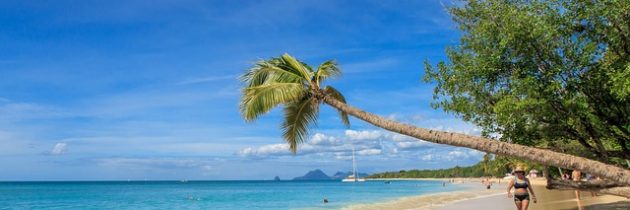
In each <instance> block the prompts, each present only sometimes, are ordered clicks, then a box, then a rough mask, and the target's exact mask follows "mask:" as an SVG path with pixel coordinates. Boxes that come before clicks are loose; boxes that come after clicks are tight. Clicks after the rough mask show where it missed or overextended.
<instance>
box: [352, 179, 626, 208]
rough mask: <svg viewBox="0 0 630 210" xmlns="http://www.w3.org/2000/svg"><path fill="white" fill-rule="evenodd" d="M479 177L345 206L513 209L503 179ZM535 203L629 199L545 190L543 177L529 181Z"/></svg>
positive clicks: (604, 203)
mask: <svg viewBox="0 0 630 210" xmlns="http://www.w3.org/2000/svg"><path fill="white" fill-rule="evenodd" d="M480 180H481V179H457V181H456V182H457V184H462V185H467V189H468V190H463V191H456V192H448V193H438V194H431V195H422V196H412V197H405V198H400V199H396V200H392V201H388V202H382V203H376V204H364V205H353V206H350V207H347V208H346V209H367V210H372V209H374V210H376V209H392V210H395V209H418V210H429V209H431V210H462V209H484V210H495V209H496V210H510V209H516V207H515V205H514V202H513V200H512V199H510V198H507V194H506V185H505V184H506V181H504V180H502V181H501V184H498V180H495V184H493V186H492V189H490V190H487V189H485V188H484V186H483V185H481V183H480ZM532 184H533V186H534V192H535V193H536V196H537V198H538V203H533V202H532V203H531V204H530V207H529V209H530V210H556V209H558V210H574V209H575V210H582V209H589V210H590V209H630V199H626V198H623V197H618V196H611V195H600V196H597V197H591V193H590V192H582V193H581V198H582V199H581V200H580V201H578V200H576V199H575V194H574V191H559V190H547V189H546V188H545V180H544V179H537V180H532Z"/></svg>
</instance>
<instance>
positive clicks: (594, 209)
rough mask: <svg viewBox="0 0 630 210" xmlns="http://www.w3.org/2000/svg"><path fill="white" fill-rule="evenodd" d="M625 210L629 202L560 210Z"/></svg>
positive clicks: (629, 206)
mask: <svg viewBox="0 0 630 210" xmlns="http://www.w3.org/2000/svg"><path fill="white" fill-rule="evenodd" d="M604 209H605V210H613V209H614V210H617V209H618V210H627V209H630V201H618V202H614V203H604V204H591V205H585V206H584V207H583V208H577V207H576V208H568V209H562V210H604Z"/></svg>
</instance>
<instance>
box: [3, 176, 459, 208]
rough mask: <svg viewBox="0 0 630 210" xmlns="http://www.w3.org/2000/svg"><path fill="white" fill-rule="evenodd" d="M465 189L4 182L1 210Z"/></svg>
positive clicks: (259, 204) (318, 202) (201, 204)
mask: <svg viewBox="0 0 630 210" xmlns="http://www.w3.org/2000/svg"><path fill="white" fill-rule="evenodd" d="M461 188H462V186H458V185H448V184H447V185H446V187H442V182H440V181H391V182H390V184H386V183H385V182H384V181H367V182H359V183H342V182H340V181H279V182H276V181H189V182H179V181H131V182H124V181H121V182H113V181H111V182H0V209H248V210H251V209H338V208H343V207H345V206H348V205H352V204H359V203H361V204H364V203H376V202H383V201H387V200H391V199H395V198H398V197H404V196H413V195H422V194H429V193H436V192H448V191H455V190H458V189H461ZM324 198H327V199H328V200H329V203H326V204H325V203H323V202H322V201H323V199H324Z"/></svg>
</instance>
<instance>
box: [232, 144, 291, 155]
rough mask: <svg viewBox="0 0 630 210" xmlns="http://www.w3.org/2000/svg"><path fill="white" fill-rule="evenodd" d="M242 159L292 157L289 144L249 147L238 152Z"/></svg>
mask: <svg viewBox="0 0 630 210" xmlns="http://www.w3.org/2000/svg"><path fill="white" fill-rule="evenodd" d="M237 154H238V155H239V156H242V157H264V156H276V155H290V154H291V152H290V151H289V145H288V144H268V145H263V146H261V147H257V148H254V147H247V148H244V149H241V150H240V151H238V152H237Z"/></svg>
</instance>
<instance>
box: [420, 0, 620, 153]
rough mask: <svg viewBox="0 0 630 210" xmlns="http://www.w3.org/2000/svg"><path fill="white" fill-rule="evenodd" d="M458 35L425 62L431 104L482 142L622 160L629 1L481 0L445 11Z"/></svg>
mask: <svg viewBox="0 0 630 210" xmlns="http://www.w3.org/2000/svg"><path fill="white" fill-rule="evenodd" d="M449 12H450V13H451V15H452V16H453V20H454V21H455V23H456V24H457V26H458V28H459V29H460V30H461V32H462V36H461V39H460V41H459V43H458V44H457V45H455V46H452V47H450V48H448V49H447V51H446V54H447V57H448V60H447V61H440V62H439V63H437V64H436V65H431V64H430V63H429V61H427V62H425V77H424V80H425V81H426V82H434V83H436V87H435V89H434V99H435V102H434V103H433V105H434V107H436V108H442V109H443V110H445V111H447V112H451V113H455V114H456V115H458V116H460V117H461V118H462V119H464V120H466V121H469V122H472V123H474V124H476V125H477V126H479V127H481V128H482V130H483V132H482V134H483V135H485V136H494V137H495V138H498V139H500V140H502V141H508V142H513V143H518V144H524V145H530V146H536V147H544V148H549V149H553V150H556V151H560V152H566V153H571V154H576V155H580V156H584V157H588V158H595V159H598V160H600V161H603V162H607V163H621V160H622V159H629V158H630V150H629V148H630V145H628V144H630V24H629V23H630V21H628V20H630V1H627V0H604V1H588V0H530V1H525V0H522V1H520V0H515V1H507V0H485V1H481V0H479V1H476V0H470V1H466V2H465V3H464V4H463V5H460V6H456V7H452V8H449Z"/></svg>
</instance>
